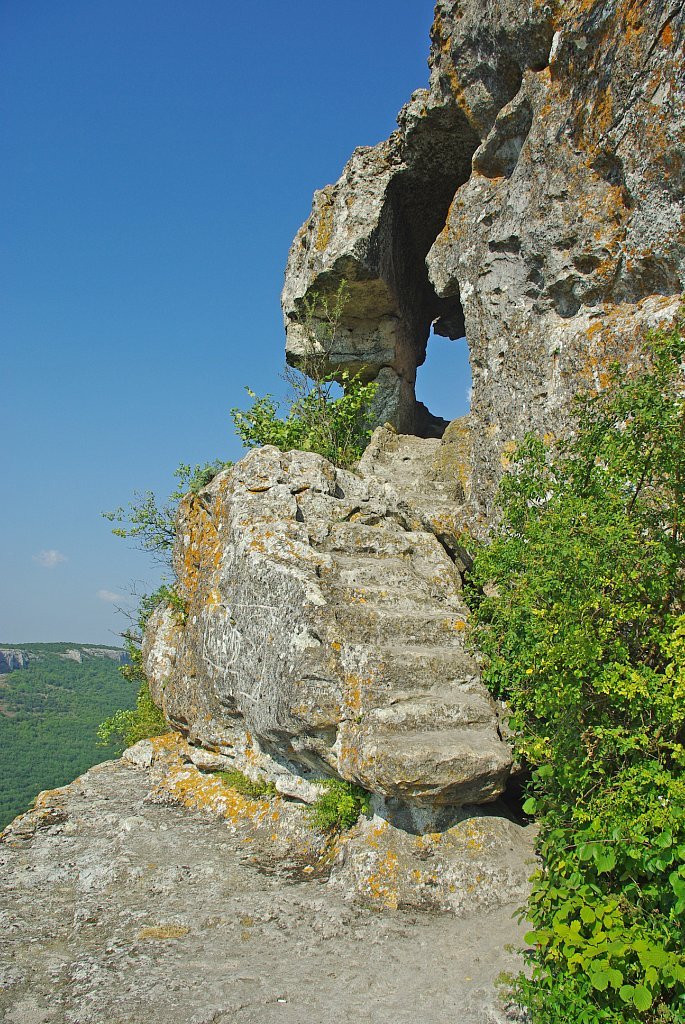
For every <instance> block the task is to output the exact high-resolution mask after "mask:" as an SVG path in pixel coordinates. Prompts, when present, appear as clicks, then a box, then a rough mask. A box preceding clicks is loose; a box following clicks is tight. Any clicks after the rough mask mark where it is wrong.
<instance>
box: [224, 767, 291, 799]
mask: <svg viewBox="0 0 685 1024" xmlns="http://www.w3.org/2000/svg"><path fill="white" fill-rule="evenodd" d="M217 775H218V776H219V778H220V779H221V781H222V782H224V783H225V784H226V785H227V786H230V787H231V789H234V790H235V791H236V793H240V795H241V796H249V797H251V798H252V799H253V800H259V799H260V798H264V797H266V798H267V799H268V798H269V797H272V796H277V795H278V790H277V789H276V786H275V784H274V783H273V782H267V781H265V780H264V779H257V780H255V779H251V778H249V777H248V776H247V775H245V774H244V773H243V772H241V771H240V770H239V769H238V768H229V769H227V770H226V771H225V772H217Z"/></svg>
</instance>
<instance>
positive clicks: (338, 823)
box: [308, 779, 370, 832]
mask: <svg viewBox="0 0 685 1024" xmlns="http://www.w3.org/2000/svg"><path fill="white" fill-rule="evenodd" d="M320 784H322V785H323V786H325V790H324V792H323V793H322V794H321V796H320V797H319V798H318V800H316V802H315V803H313V804H312V805H311V807H310V808H308V817H309V824H310V825H311V827H312V828H316V829H319V830H320V831H321V832H343V831H345V830H346V829H349V828H352V826H353V825H354V824H356V822H357V819H358V818H359V815H360V814H368V813H369V809H370V805H369V794H368V793H367V792H366V790H364V789H362V788H361V787H360V786H355V785H353V783H351V782H346V781H345V780H344V779H324V780H321V782H320Z"/></svg>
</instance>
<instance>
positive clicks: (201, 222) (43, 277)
mask: <svg viewBox="0 0 685 1024" xmlns="http://www.w3.org/2000/svg"><path fill="white" fill-rule="evenodd" d="M431 20H432V3H431V2H430V0H375V2H374V3H368V0H348V2H347V3H346V4H345V5H344V8H343V7H342V6H341V5H340V4H333V3H329V4H327V3H321V2H320V0H319V2H316V3H315V2H310V0H297V2H296V3H290V4H284V3H282V2H279V3H277V2H272V0H263V2H262V3H260V4H259V5H255V4H251V3H240V2H237V0H233V2H231V3H228V2H226V0H201V2H199V3H189V2H188V0H183V2H180V0H135V2H133V0H117V2H116V3H112V2H111V0H68V2H65V3H55V2H54V0H6V2H5V3H3V4H2V5H0V116H1V117H2V121H3V128H2V133H1V137H2V143H1V152H0V223H2V225H3V229H2V236H1V237H0V353H1V358H2V361H1V363H0V366H1V368H2V370H1V377H0V380H1V384H2V386H1V388H0V439H1V440H0V444H1V445H2V448H1V452H2V461H1V465H2V475H3V480H4V486H3V498H2V505H1V511H0V524H1V530H0V565H1V567H2V568H1V571H0V642H22V641H30V640H33V641H41V640H42V641H51V640H74V641H83V642H87V641H91V642H101V643H107V642H116V640H117V637H116V633H117V632H118V631H119V630H121V629H122V628H123V627H124V626H125V621H124V620H123V618H122V617H121V616H119V615H118V614H117V613H116V610H115V606H116V605H118V604H124V603H125V601H126V595H127V593H128V592H129V591H130V590H131V588H132V587H137V588H138V589H139V590H141V589H142V590H144V589H146V587H147V588H148V589H151V588H152V587H153V586H154V585H155V584H156V578H157V573H156V570H155V568H154V566H153V565H151V564H150V562H149V559H148V558H147V557H146V556H145V555H144V554H142V553H141V552H139V551H136V550H135V549H133V548H132V547H131V546H130V545H129V544H128V543H127V542H126V541H122V540H120V539H117V538H115V537H113V536H112V535H111V532H110V525H109V524H108V523H107V522H106V521H105V520H103V519H102V518H101V515H100V513H101V512H102V511H103V510H106V509H111V508H114V507H116V506H117V505H122V504H126V503H127V502H128V500H129V499H130V498H131V496H132V494H133V492H134V491H136V490H139V491H142V490H145V489H147V488H150V489H151V490H153V491H155V492H156V493H157V494H159V495H160V496H165V495H166V494H168V493H169V491H170V490H171V489H172V488H173V485H174V480H173V471H174V469H175V468H176V466H177V465H178V464H179V463H180V462H186V463H191V464H195V463H203V462H206V461H209V460H212V459H214V458H217V457H220V458H224V459H230V458H233V459H235V458H237V457H239V455H240V452H241V448H240V443H239V441H238V440H237V439H236V437H235V435H234V433H233V429H232V423H231V419H230V415H229V410H230V408H231V407H233V406H236V405H244V404H245V395H244V391H243V388H244V386H245V385H250V386H251V387H252V388H253V389H254V390H255V391H257V392H258V393H263V392H267V391H269V392H272V393H279V392H280V391H282V384H281V381H280V379H279V373H280V371H281V369H282V365H283V343H284V337H283V327H282V321H281V314H280V307H279V294H280V290H281V286H282V281H283V270H284V266H285V261H286V257H287V253H288V248H289V245H290V242H291V240H292V237H293V235H294V234H295V232H296V231H297V229H298V227H299V226H300V224H301V223H302V222H303V221H304V220H305V218H306V217H307V215H308V213H309V208H310V204H311V196H312V192H313V191H314V189H316V188H321V187H322V186H323V185H325V184H327V183H329V182H332V181H335V180H336V179H337V177H338V176H339V174H340V171H341V170H342V167H343V165H344V163H345V161H346V160H347V158H348V157H349V155H350V153H351V152H352V150H353V149H354V147H355V146H358V145H373V144H375V143H376V142H379V141H380V140H381V139H383V138H385V137H387V135H388V134H389V133H390V132H391V131H392V130H393V129H394V127H395V116H396V114H397V111H398V110H399V108H400V106H401V105H402V104H403V103H404V102H405V101H406V100H407V99H408V98H409V95H410V93H411V92H412V91H413V90H414V89H416V88H419V87H421V86H425V85H426V84H427V79H428V71H427V66H426V57H427V54H428V32H429V28H430V24H431ZM464 355H465V352H464V346H463V343H461V345H460V344H459V343H456V344H455V343H450V342H448V341H445V340H443V339H438V338H436V339H435V340H434V341H433V342H432V343H431V345H430V346H429V358H428V362H427V364H426V367H425V368H424V370H423V371H422V372H421V373H420V378H419V388H418V391H419V397H422V398H423V399H424V400H425V401H427V403H428V404H429V405H430V407H431V409H432V410H433V411H434V412H437V413H440V414H442V415H445V416H453V415H459V414H460V413H461V412H463V411H464V410H465V408H466V392H467V389H468V380H467V377H468V373H467V369H466V367H465V365H464V363H465V360H464Z"/></svg>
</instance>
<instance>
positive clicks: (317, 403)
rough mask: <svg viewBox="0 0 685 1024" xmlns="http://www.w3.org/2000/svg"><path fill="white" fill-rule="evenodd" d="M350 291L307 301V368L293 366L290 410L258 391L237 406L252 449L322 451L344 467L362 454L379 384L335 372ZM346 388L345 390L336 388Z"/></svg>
mask: <svg viewBox="0 0 685 1024" xmlns="http://www.w3.org/2000/svg"><path fill="white" fill-rule="evenodd" d="M346 301H347V290H346V287H345V282H344V281H343V282H342V283H341V285H340V287H339V289H338V291H337V293H336V295H335V297H334V299H333V300H329V299H327V298H326V297H322V296H319V295H314V296H313V297H312V298H311V299H308V300H307V299H305V300H304V304H303V317H302V327H303V331H304V345H305V350H304V352H303V354H302V357H301V370H296V369H292V368H290V367H289V368H287V369H286V373H285V379H286V381H287V382H288V384H289V385H290V389H291V395H290V398H289V400H288V408H287V411H286V412H285V414H284V415H281V414H280V407H279V405H278V403H277V402H275V401H274V399H273V397H272V396H271V395H265V396H264V397H259V396H257V395H256V394H255V393H254V392H253V391H251V390H250V388H246V390H247V393H248V395H249V396H250V398H251V399H252V400H253V401H252V405H251V407H250V408H249V409H248V410H247V411H242V410H240V409H232V410H231V416H232V417H233V423H234V425H235V429H236V432H237V434H238V436H239V437H240V438H241V440H242V442H243V444H244V445H246V446H247V447H248V448H254V447H258V446H260V445H266V444H271V445H274V446H275V447H276V448H279V449H280V450H281V451H291V450H293V449H297V450H299V451H306V452H318V453H319V454H320V455H323V456H325V457H326V458H327V459H329V460H330V461H331V462H333V463H335V464H336V465H339V466H351V465H353V463H355V462H356V461H357V460H358V459H360V458H361V456H362V454H363V452H364V449H365V447H366V445H367V444H368V440H369V437H370V436H371V431H372V422H371V405H372V403H373V399H374V397H375V394H376V391H377V385H376V384H375V383H366V384H365V383H364V381H363V380H362V378H361V377H360V376H359V375H358V374H357V375H352V374H350V373H348V372H347V371H346V370H342V371H337V372H335V373H332V372H330V371H329V370H328V361H329V355H330V351H331V347H332V345H333V341H334V339H335V336H336V332H337V331H338V329H339V326H340V321H341V318H342V314H343V310H344V307H345V303H346ZM340 388H342V394H341V395H339V396H338V397H336V392H338V391H339V390H340Z"/></svg>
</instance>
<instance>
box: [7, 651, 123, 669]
mask: <svg viewBox="0 0 685 1024" xmlns="http://www.w3.org/2000/svg"><path fill="white" fill-rule="evenodd" d="M47 654H54V655H55V657H57V658H65V659H67V660H68V661H77V662H79V664H80V663H81V662H82V661H83V659H84V658H86V659H87V658H107V659H109V660H110V661H115V662H116V663H117V665H128V664H129V662H130V660H131V659H130V658H129V656H128V654H127V653H126V651H122V650H119V649H118V648H116V647H84V646H83V645H82V644H80V645H79V646H78V647H65V645H64V644H27V645H26V646H25V647H21V648H19V647H2V648H0V675H6V674H7V673H8V672H14V671H15V670H16V669H21V668H27V667H28V665H29V662H31V661H40V660H41V659H42V658H44V657H45V655H47Z"/></svg>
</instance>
